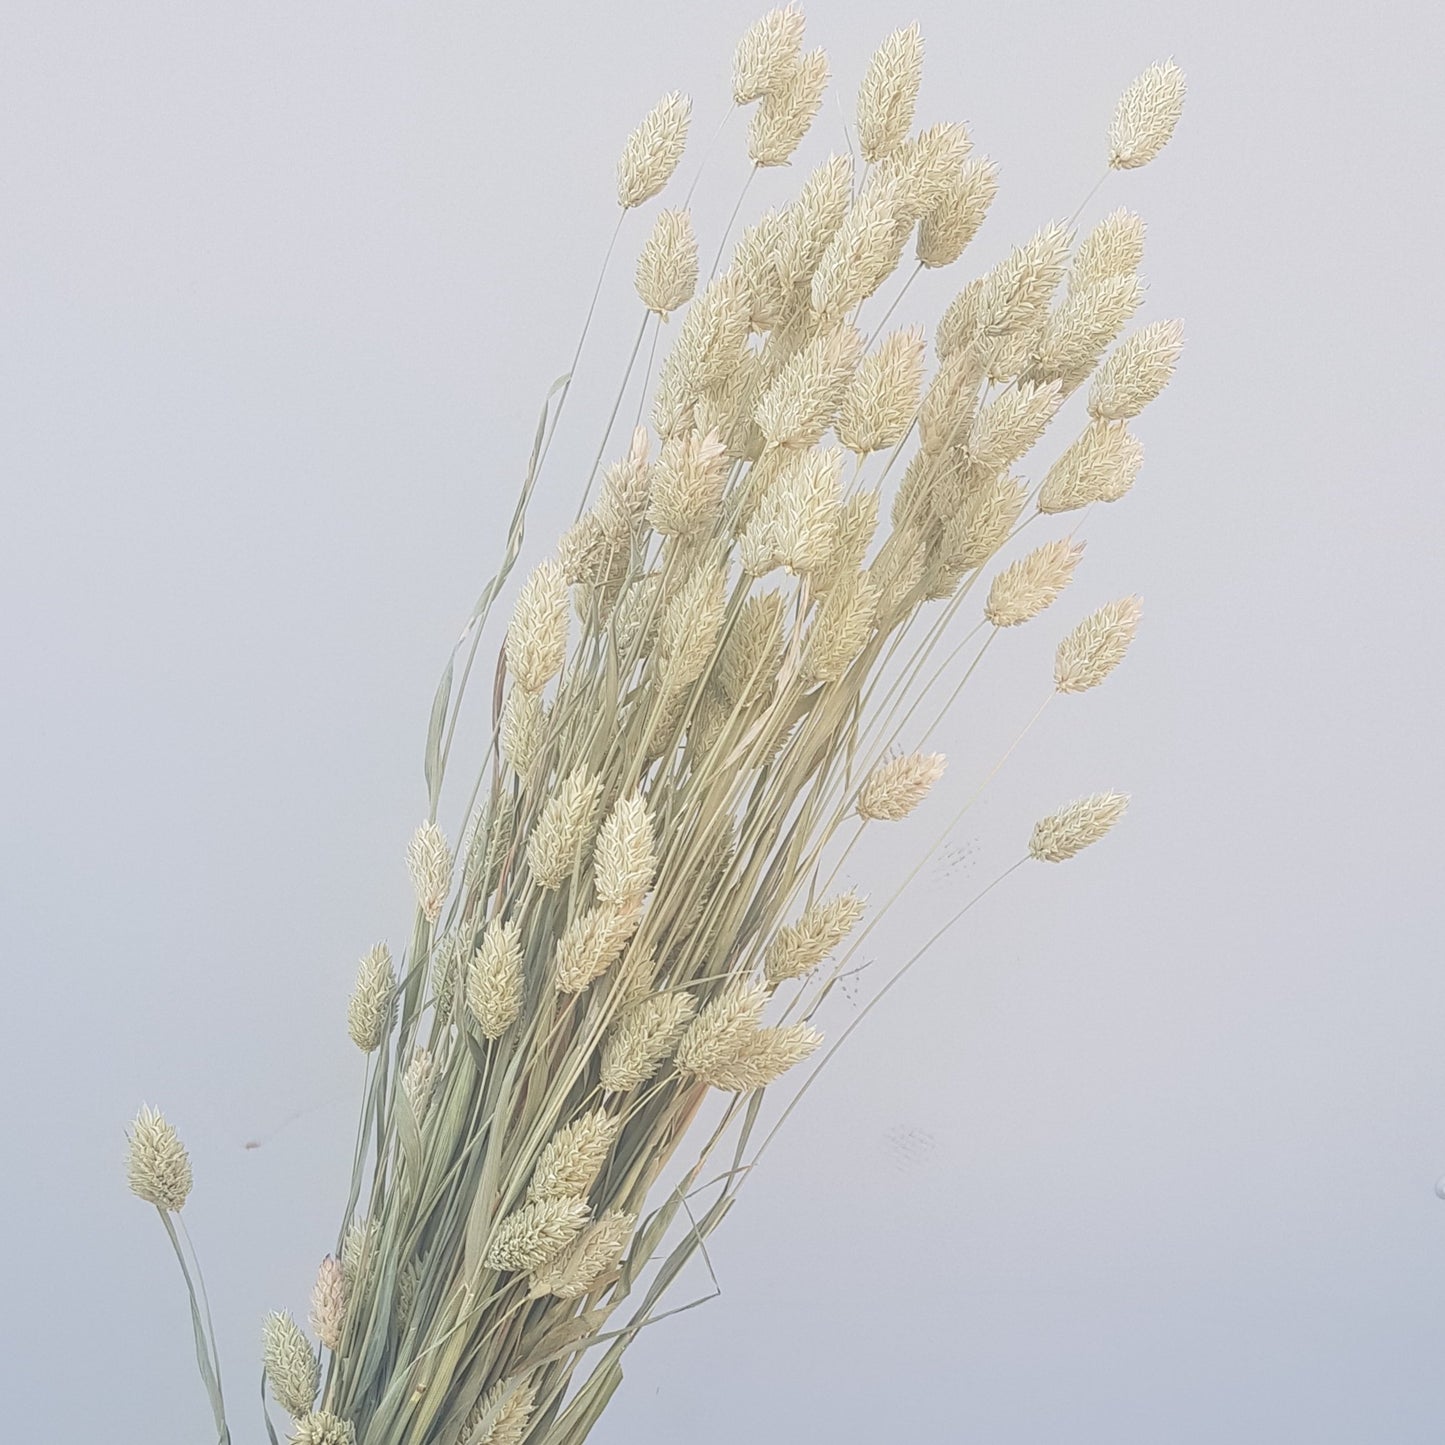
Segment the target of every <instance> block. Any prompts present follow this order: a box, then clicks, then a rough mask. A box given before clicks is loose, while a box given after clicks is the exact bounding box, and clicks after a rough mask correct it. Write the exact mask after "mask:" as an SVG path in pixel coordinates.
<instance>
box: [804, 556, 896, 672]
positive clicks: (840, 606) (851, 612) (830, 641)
mask: <svg viewBox="0 0 1445 1445" xmlns="http://www.w3.org/2000/svg"><path fill="white" fill-rule="evenodd" d="M877 610H878V584H877V582H876V581H874V579H873V578H871V577H869V576H868V574H867V573H866V572H853V573H851V574H849V575H848V576H845V577H842V578H840V579H837V580H836V581H835V580H832V579H830V585H829V587H828V589H827V592H826V595H825V596H824V598H823V605H822V606H821V607H820V608H819V609H818V615H817V617H816V618H815V619H814V621H813V625H812V626H811V627H810V628H809V629H808V635H807V638H806V640H805V642H804V645H803V677H804V679H805V681H807V682H810V683H811V682H824V683H827V682H837V681H838V679H839V678H840V677H842V676H843V674H844V673H845V672H847V670H848V668H849V666H850V665H851V664H852V663H853V662H854V660H855V659H856V658H857V656H858V654H859V653H860V652H862V650H863V647H864V644H865V643H866V642H867V641H868V639H869V638H870V637H871V636H872V635H873V618H874V615H875V614H876V612H877Z"/></svg>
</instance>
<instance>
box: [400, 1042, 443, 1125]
mask: <svg viewBox="0 0 1445 1445" xmlns="http://www.w3.org/2000/svg"><path fill="white" fill-rule="evenodd" d="M435 1086H436V1056H435V1055H434V1054H433V1053H432V1052H431V1050H430V1049H418V1050H417V1051H416V1053H415V1054H414V1055H413V1056H412V1058H411V1061H410V1062H409V1063H408V1064H407V1066H406V1070H405V1072H404V1073H403V1074H402V1076H401V1091H402V1093H404V1094H405V1095H406V1101H407V1103H408V1104H410V1105H411V1112H412V1115H413V1116H414V1117H415V1119H416V1122H417V1124H418V1125H420V1124H421V1123H422V1122H423V1121H424V1120H425V1119H426V1115H427V1110H428V1109H429V1108H430V1107H431V1099H432V1090H433V1088H434V1087H435Z"/></svg>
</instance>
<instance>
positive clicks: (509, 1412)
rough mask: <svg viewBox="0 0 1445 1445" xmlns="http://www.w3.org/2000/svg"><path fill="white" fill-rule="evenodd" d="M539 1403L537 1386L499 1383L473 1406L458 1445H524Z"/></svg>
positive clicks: (508, 1381)
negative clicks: (533, 1413)
mask: <svg viewBox="0 0 1445 1445" xmlns="http://www.w3.org/2000/svg"><path fill="white" fill-rule="evenodd" d="M536 1402H537V1387H536V1385H533V1384H521V1385H517V1384H514V1383H513V1381H511V1380H499V1381H498V1382H497V1383H496V1384H495V1385H493V1386H492V1388H491V1389H490V1390H488V1391H487V1393H486V1394H485V1395H483V1396H482V1398H481V1399H480V1400H478V1401H477V1403H476V1404H475V1405H474V1406H473V1407H472V1411H471V1413H470V1414H469V1415H468V1416H467V1418H466V1420H465V1421H464V1422H463V1423H462V1429H461V1435H460V1437H459V1439H458V1441H457V1445H522V1440H523V1439H524V1438H525V1436H526V1434H527V1425H528V1423H529V1422H530V1421H531V1418H532V1411H533V1409H534V1408H535V1406H536Z"/></svg>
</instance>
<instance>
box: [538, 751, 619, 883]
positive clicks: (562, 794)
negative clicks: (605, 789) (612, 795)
mask: <svg viewBox="0 0 1445 1445" xmlns="http://www.w3.org/2000/svg"><path fill="white" fill-rule="evenodd" d="M601 796H602V779H601V778H599V777H597V775H596V774H595V773H593V772H592V771H591V770H590V769H588V768H587V767H586V765H585V764H584V765H583V766H581V767H578V768H574V769H573V770H572V771H571V772H570V773H568V775H567V776H566V777H565V778H564V779H563V780H562V783H561V786H560V787H559V788H558V789H557V791H556V792H555V793H553V795H552V796H551V797H550V798H548V800H547V802H546V804H545V806H544V807H543V809H542V813H541V816H540V817H539V818H538V819H537V822H536V825H535V826H534V827H533V829H532V833H531V836H530V837H529V838H528V839H527V866H528V867H529V868H530V869H531V870H532V877H533V878H534V879H536V881H537V884H538V886H540V887H542V888H560V887H561V886H562V884H563V883H564V882H566V880H567V879H568V878H569V877H571V874H572V870H573V868H574V867H576V866H577V864H578V862H579V861H580V858H581V854H582V850H583V849H584V848H585V847H586V845H587V844H588V843H590V842H591V841H592V832H593V829H594V827H595V826H596V822H597V804H598V801H599V799H600V798H601Z"/></svg>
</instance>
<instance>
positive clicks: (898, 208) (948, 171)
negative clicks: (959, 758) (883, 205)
mask: <svg viewBox="0 0 1445 1445" xmlns="http://www.w3.org/2000/svg"><path fill="white" fill-rule="evenodd" d="M972 149H973V142H972V141H971V140H970V139H969V138H968V130H967V128H966V127H964V126H962V125H959V124H958V122H957V121H943V122H941V123H940V124H938V125H931V126H929V127H928V129H927V130H925V131H922V132H920V133H919V134H918V135H916V136H915V137H914V138H913V139H912V140H907V141H904V142H903V143H902V144H901V145H900V146H899V147H898V148H897V149H896V150H895V151H893V153H892V154H891V155H889V156H888V157H887V159H886V160H884V161H882V162H880V163H879V166H878V169H877V170H876V171H875V172H874V176H873V180H872V182H871V183H870V187H869V188H870V189H873V188H874V187H877V188H879V189H880V190H883V191H885V192H886V193H887V195H888V198H889V200H890V201H891V203H892V206H893V218H894V220H895V222H896V223H897V225H898V226H899V227H900V228H901V229H902V231H903V233H904V235H903V237H902V239H905V240H906V238H907V232H909V231H911V230H912V228H913V224H914V222H915V221H920V220H922V219H923V217H924V216H927V215H931V214H932V213H933V212H934V211H935V210H936V209H937V208H938V207H939V206H941V205H942V204H943V203H944V201H945V200H947V199H948V197H949V194H950V193H951V192H952V190H953V188H954V185H955V183H956V182H957V180H958V178H959V175H960V174H961V171H962V167H963V163H964V161H965V160H966V159H967V157H968V153H969V151H970V150H972Z"/></svg>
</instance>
